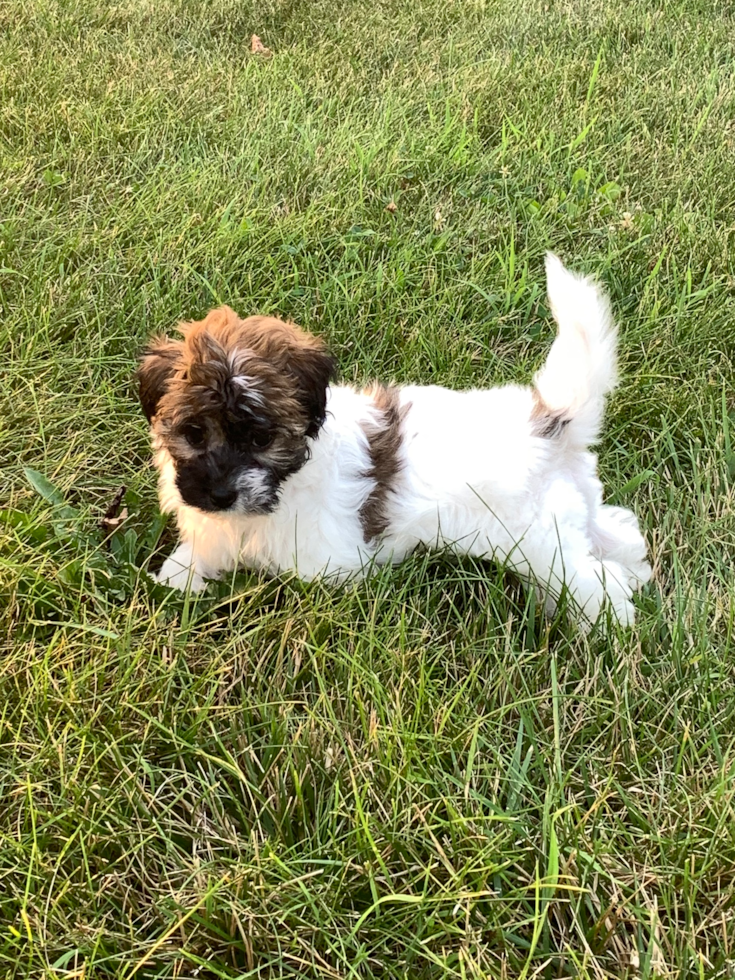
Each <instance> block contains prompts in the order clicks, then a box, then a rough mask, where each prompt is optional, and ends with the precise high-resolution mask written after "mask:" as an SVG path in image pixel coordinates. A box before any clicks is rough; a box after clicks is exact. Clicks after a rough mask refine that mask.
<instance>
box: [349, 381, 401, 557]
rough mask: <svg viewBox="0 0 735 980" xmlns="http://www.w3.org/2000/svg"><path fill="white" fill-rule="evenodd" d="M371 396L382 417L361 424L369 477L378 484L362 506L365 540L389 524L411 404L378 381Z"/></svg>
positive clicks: (372, 537)
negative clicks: (367, 458)
mask: <svg viewBox="0 0 735 980" xmlns="http://www.w3.org/2000/svg"><path fill="white" fill-rule="evenodd" d="M370 395H371V397H372V399H373V404H374V405H375V407H376V409H377V410H378V413H379V418H378V419H377V420H376V422H375V423H374V424H371V423H368V424H365V423H363V426H362V428H363V431H364V433H365V435H366V436H367V441H368V451H369V452H370V462H371V464H372V465H371V467H370V469H369V470H368V472H367V476H369V477H371V478H372V479H373V480H375V486H374V487H373V489H372V491H371V492H370V495H369V496H368V498H367V500H366V501H365V503H364V504H363V505H362V507H361V508H360V523H361V524H362V533H363V537H364V538H365V541H366V542H370V541H372V540H373V539H374V538H376V537H378V536H379V535H381V534H383V532H384V531H385V530H386V528H387V527H388V513H387V511H388V506H387V505H388V497H389V494H390V493H391V491H392V490H393V489H394V486H395V482H396V478H397V476H398V474H399V473H400V470H401V466H402V462H401V459H400V450H401V445H402V443H403V432H402V424H403V420H404V418H405V417H406V414H407V413H408V410H409V408H410V407H411V406H410V404H408V405H403V406H402V405H401V404H400V400H399V394H398V390H397V389H396V388H387V387H386V386H385V385H381V384H376V385H374V387H373V388H372V390H371V391H370Z"/></svg>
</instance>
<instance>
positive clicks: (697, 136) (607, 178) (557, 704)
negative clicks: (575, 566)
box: [0, 0, 735, 980]
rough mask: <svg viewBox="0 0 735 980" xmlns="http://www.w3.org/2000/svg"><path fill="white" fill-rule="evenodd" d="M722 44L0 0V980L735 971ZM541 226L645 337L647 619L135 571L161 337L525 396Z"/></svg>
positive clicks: (394, 587) (607, 475)
mask: <svg viewBox="0 0 735 980" xmlns="http://www.w3.org/2000/svg"><path fill="white" fill-rule="evenodd" d="M252 33H257V34H258V35H259V36H260V37H261V38H262V41H263V43H264V44H265V45H267V47H268V48H270V49H271V50H272V56H271V57H264V56H262V55H251V54H250V38H251V34H252ZM734 66H735V7H734V6H733V4H732V3H731V2H729V0H668V2H666V3H664V2H663V0H635V2H628V3H621V2H620V0H617V2H614V0H487V2H485V0H475V2H472V0H414V2H413V3H410V2H406V0H400V2H399V0H311V2H308V0H304V2H302V3H299V2H293V0H264V2H262V3H257V4H255V3H249V2H243V0H156V2H153V0H121V2H119V3H115V4H111V3H107V2H102V0H30V2H29V0H3V2H0V164H1V166H0V306H1V310H2V315H1V316H0V344H1V345H2V374H1V377H2V383H1V385H0V399H1V402H2V405H1V407H0V457H1V458H2V469H1V470H0V483H1V485H2V492H1V494H0V506H1V507H2V508H3V510H2V520H0V643H1V644H2V656H1V658H0V803H1V805H0V976H2V977H3V978H5V977H7V978H15V977H24V978H49V980H50V978H54V980H61V978H79V980H82V978H83V980H130V978H132V977H137V978H141V980H142V978H177V977H180V978H190V977H200V978H203V980H214V978H221V980H225V978H227V980H234V978H242V980H244V978H246V977H262V978H266V977H268V978H270V977H296V978H324V980H338V978H345V980H347V978H373V977H374V978H426V980H429V978H444V977H451V978H454V977H456V978H461V980H469V978H480V977H482V978H486V977H487V978H522V980H531V978H533V977H537V976H542V977H545V978H554V977H590V978H603V977H621V976H630V977H696V978H705V977H706V978H713V977H732V976H733V975H735V699H734V698H733V688H734V682H733V678H734V675H733V671H734V668H735V635H734V629H735V585H734V584H733V580H734V579H735V575H733V571H732V567H731V566H732V564H733V556H734V555H735V516H734V515H733V501H734V491H733V481H734V479H735V451H734V450H733V445H732V435H731V426H732V425H733V424H734V423H735V408H734V403H735V396H734V394H733V391H734V389H733V378H734V371H733V357H734V352H735V302H734V297H735V277H734V273H733V262H732V249H733V247H734V246H735V239H734V238H733V231H734V230H735V122H734V119H735V74H734V71H735V67H734ZM387 205H391V207H390V208H387V207H386V206H387ZM392 205H395V207H392ZM548 248H552V249H554V250H556V251H558V252H559V254H560V255H562V257H563V258H565V259H566V260H568V261H569V262H570V263H571V264H573V266H574V267H575V268H577V269H581V270H586V271H590V272H594V273H596V274H597V275H598V276H599V277H600V278H601V279H602V280H603V281H604V282H605V284H606V286H607V287H608V289H609V290H610V292H611V295H612V298H613V304H614V308H615V311H616V314H617V316H618V318H619V320H620V323H621V369H622V383H621V386H620V388H619V390H618V391H617V393H616V394H615V396H614V398H613V399H612V401H611V404H610V411H609V415H608V421H607V424H606V429H605V435H604V438H603V442H602V444H601V447H600V453H601V469H602V475H603V479H604V481H605V485H606V486H607V488H608V491H609V495H610V497H611V498H612V499H617V500H619V501H620V502H623V503H625V504H626V505H629V506H632V507H633V508H634V509H635V510H636V512H637V513H638V514H639V515H640V518H641V521H642V524H643V526H644V528H645V532H646V536H647V539H648V541H649V542H650V547H651V553H652V558H653V564H654V576H655V577H654V581H653V582H652V583H651V585H650V586H648V587H647V588H646V590H645V592H644V593H643V595H642V596H640V598H639V599H638V600H636V601H637V606H638V610H639V615H638V621H637V623H636V626H635V628H634V629H632V630H631V631H629V632H624V631H620V632H619V633H617V634H613V635H612V636H611V637H609V638H608V639H607V640H605V639H602V638H600V637H594V636H593V637H591V638H588V639H584V638H580V637H578V636H577V635H575V633H574V631H573V630H572V629H571V628H570V627H569V626H568V625H567V624H566V623H565V621H564V619H563V618H561V617H560V619H559V621H558V622H554V623H550V624H549V623H547V622H545V621H544V619H543V617H542V615H541V614H540V612H539V610H537V609H535V608H533V604H532V602H531V601H530V600H529V599H528V597H527V596H526V595H525V593H524V592H523V591H522V590H521V589H520V588H519V587H518V586H517V585H516V584H515V583H514V582H513V581H512V579H510V578H509V577H508V576H506V575H505V574H504V573H503V570H502V569H499V568H496V567H494V566H492V565H490V564H482V563H479V562H478V563H474V562H469V561H465V562H456V561H449V560H447V559H446V558H443V557H441V556H427V555H423V554H420V555H416V556H415V557H414V558H413V559H411V560H410V561H408V562H407V563H406V564H404V565H403V566H402V567H400V568H399V569H396V570H390V569H389V570H383V571H382V572H381V573H380V574H379V575H378V576H377V577H376V578H375V579H373V580H372V581H371V582H369V583H367V584H364V585H361V586H359V587H357V588H354V589H351V590H346V591H345V590H341V591H340V590H337V589H333V588H330V587H327V586H326V585H324V584H315V585H312V586H304V585H301V584H299V583H298V582H297V581H294V580H289V579H283V580H279V581H270V582H269V581H266V580H264V579H260V578H258V577H257V576H255V575H251V574H245V573H243V574H241V575H239V576H238V577H237V579H236V580H235V582H234V588H233V583H227V584H226V585H225V584H221V585H220V586H218V587H213V588H212V589H211V590H210V591H209V592H208V593H206V594H205V595H204V596H203V597H201V598H200V599H196V600H194V599H188V598H185V597H182V596H180V595H177V594H170V593H169V592H168V591H167V590H164V589H161V588H159V587H157V586H156V587H154V586H153V585H152V584H151V582H150V580H149V579H148V578H147V577H146V571H145V570H146V568H147V566H148V562H149V561H151V563H152V564H154V565H155V563H156V562H160V558H161V554H162V553H163V552H165V551H166V550H169V549H170V548H171V545H172V540H173V534H172V531H171V529H170V528H169V527H167V526H165V524H164V522H162V521H161V519H160V517H158V515H157V510H156V495H155V478H154V472H153V469H152V467H151V465H150V461H149V446H148V436H147V431H146V425H145V422H144V419H143V416H142V413H141V411H140V409H139V407H138V404H137V402H136V398H135V392H134V387H133V384H132V381H131V375H132V372H133V369H134V366H135V362H136V357H137V354H138V353H139V351H140V349H141V347H142V345H143V344H144V342H145V340H146V338H147V337H148V336H149V335H150V334H151V333H152V332H154V331H165V330H168V329H170V328H171V327H172V326H173V325H174V324H175V323H176V322H177V320H179V319H181V318H196V317H201V316H203V315H204V314H205V313H206V311H207V310H208V309H209V308H210V307H211V306H214V305H216V304H217V303H220V302H227V303H229V304H231V305H232V306H234V307H235V308H236V309H237V310H238V311H239V312H240V313H242V314H243V315H247V314H250V313H253V312H256V311H259V312H264V313H278V314H280V315H282V316H286V317H291V318H293V319H295V320H296V321H298V322H300V323H302V324H304V325H305V326H307V327H309V328H310V329H312V330H315V331H317V332H319V333H321V334H323V335H325V336H326V337H327V338H328V339H329V342H330V344H331V346H332V347H333V349H334V351H335V353H336V354H337V355H338V358H339V360H340V363H341V366H342V376H343V378H344V379H346V380H348V381H355V382H363V381H367V380H368V379H370V378H372V377H373V376H375V375H378V376H380V377H382V378H384V379H386V380H390V379H393V380H396V381H409V380H410V381H413V382H415V381H419V382H438V383H442V384H446V385H450V386H455V387H463V386H469V385H473V384H489V383H502V382H509V381H522V382H526V381H527V380H528V379H529V377H530V375H531V373H532V372H533V371H534V370H535V368H536V367H538V365H539V364H540V363H541V362H542V360H543V358H544V356H545V353H546V351H547V350H548V346H549V342H550V340H551V337H552V327H551V325H550V322H549V316H548V310H547V308H546V304H545V296H544V281H543V261H542V259H543V254H544V252H545V251H546V249H548ZM123 485H124V486H125V487H126V488H127V493H126V497H125V500H124V505H125V507H126V511H127V519H126V520H125V521H124V522H123V524H122V525H121V526H120V527H118V529H117V530H116V531H115V532H114V535H113V536H112V538H111V539H110V540H108V541H106V542H105V541H103V535H102V533H101V531H100V530H99V521H100V518H101V516H102V515H103V514H104V512H105V510H106V508H107V507H108V505H109V503H110V501H111V500H112V498H113V497H114V496H115V494H116V492H117V491H118V489H119V488H120V487H121V486H123Z"/></svg>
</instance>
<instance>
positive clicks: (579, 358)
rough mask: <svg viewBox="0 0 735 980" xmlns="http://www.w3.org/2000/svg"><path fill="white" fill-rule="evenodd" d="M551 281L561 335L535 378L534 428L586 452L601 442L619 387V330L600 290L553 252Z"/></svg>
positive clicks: (548, 273) (553, 308)
mask: <svg viewBox="0 0 735 980" xmlns="http://www.w3.org/2000/svg"><path fill="white" fill-rule="evenodd" d="M546 280H547V288H548V292H549V302H550V304H551V312H552V313H553V315H554V319H555V320H556V323H557V326H558V328H559V329H558V333H557V336H556V340H555V341H554V343H553V345H552V347H551V350H550V351H549V356H548V358H547V359H546V363H545V364H544V366H543V367H542V368H541V370H540V371H539V372H538V374H537V375H536V377H535V378H534V390H533V399H534V408H533V412H532V416H531V424H532V426H533V432H534V434H535V435H537V436H541V437H544V438H549V439H554V438H558V439H562V440H563V441H565V442H566V443H567V444H568V445H570V446H574V447H575V448H585V447H587V446H589V445H590V444H591V443H593V442H595V440H596V439H597V438H598V436H599V433H600V427H601V425H602V416H603V411H604V408H605V395H606V394H607V393H608V392H609V391H612V389H613V388H614V387H615V383H616V381H617V369H616V347H617V328H616V326H615V323H614V322H613V318H612V314H611V312H610V304H609V302H608V299H607V297H606V296H605V294H604V293H603V292H602V290H601V289H600V287H599V286H597V285H596V284H595V283H594V282H593V281H592V280H591V279H587V278H585V277H583V276H578V275H575V274H574V273H572V272H569V270H568V269H565V268H564V266H563V265H562V263H561V262H560V260H559V259H558V258H557V257H556V256H555V255H552V254H551V252H549V253H548V254H547V256H546Z"/></svg>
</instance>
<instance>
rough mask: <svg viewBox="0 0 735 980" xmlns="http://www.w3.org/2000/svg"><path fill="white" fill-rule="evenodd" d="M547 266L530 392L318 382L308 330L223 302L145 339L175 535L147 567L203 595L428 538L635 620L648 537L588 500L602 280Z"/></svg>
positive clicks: (145, 399)
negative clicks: (247, 570) (165, 552)
mask: <svg viewBox="0 0 735 980" xmlns="http://www.w3.org/2000/svg"><path fill="white" fill-rule="evenodd" d="M546 269H547V280H548V291H549V299H550V302H551V308H552V312H553V315H554V318H555V320H556V322H557V325H558V335H557V338H556V340H555V342H554V344H553V345H552V348H551V350H550V352H549V356H548V358H547V361H546V363H545V365H544V367H543V368H542V369H541V371H540V372H539V373H538V374H537V376H536V378H535V379H534V384H533V386H532V387H528V388H523V387H518V386H515V385H510V386H506V387H501V388H495V389H490V390H471V391H451V390H448V389H446V388H441V387H437V386H428V387H427V386H415V385H411V386H407V387H403V388H390V387H385V386H383V385H380V384H375V385H373V386H372V387H369V388H366V389H363V390H356V389H354V388H352V387H350V386H347V385H335V384H330V381H331V379H332V377H333V372H334V362H333V360H332V358H331V357H330V355H329V354H328V352H327V351H326V349H325V347H324V345H323V343H322V342H321V340H319V339H318V338H316V337H313V336H311V335H310V334H307V333H305V332H304V331H302V330H300V329H299V328H298V327H296V326H294V325H293V324H287V323H283V322H281V321H280V320H275V319H271V318H266V317H250V318H248V319H246V320H241V319H239V318H238V317H237V316H236V314H235V313H234V312H233V311H232V310H230V309H229V308H228V307H222V308H221V309H219V310H215V311H213V312H212V313H210V314H209V316H208V317H207V318H206V319H205V320H203V321H201V322H199V323H193V324H184V325H182V326H181V327H180V328H179V330H180V332H181V333H182V335H183V339H181V340H171V339H168V338H160V339H158V340H155V341H153V342H152V344H151V345H150V346H149V348H148V350H147V352H146V353H145V354H144V357H143V360H142V363H141V367H140V371H139V378H140V397H141V402H142V405H143V408H144V410H145V412H146V415H147V417H148V419H149V421H150V423H151V433H152V440H153V449H154V454H155V457H154V458H155V464H156V466H157V468H158V471H159V474H160V480H159V492H160V502H161V508H162V510H163V511H165V512H172V513H174V514H175V515H176V520H177V523H178V527H179V532H180V535H181V543H180V544H179V546H178V548H177V549H176V550H175V552H174V553H173V554H172V555H171V557H170V558H168V559H167V560H166V561H165V563H164V565H163V567H162V568H161V571H160V573H159V576H158V578H159V580H160V581H161V582H164V583H168V584H169V585H171V586H175V587H177V588H180V589H183V588H187V587H188V588H191V589H201V588H203V587H204V585H205V582H206V579H208V578H218V577H221V576H223V575H227V574H229V573H231V572H232V571H233V569H235V568H236V567H237V566H241V565H244V566H248V567H252V568H257V569H262V570H264V571H266V572H268V573H270V574H273V575H277V574H278V573H279V572H283V571H286V570H296V572H297V573H298V574H299V575H300V576H302V577H303V578H306V579H309V578H312V577H314V576H317V575H324V574H327V575H332V576H334V577H335V578H337V579H342V580H343V579H347V578H349V577H351V576H356V575H362V574H364V573H365V572H367V571H369V570H370V569H371V568H372V567H373V566H374V565H375V564H376V563H384V562H399V561H401V559H403V558H404V557H405V556H406V555H408V554H409V553H410V552H411V551H413V550H414V549H415V548H416V547H417V546H418V545H424V546H427V547H430V548H448V549H451V550H454V551H455V552H461V553H465V554H470V555H475V556H480V557H488V558H495V559H498V560H501V561H503V562H504V563H505V564H506V565H507V566H508V567H509V568H510V569H512V570H514V571H515V572H516V573H517V574H518V575H519V576H521V577H522V578H523V579H524V580H526V581H529V582H531V583H533V585H534V586H535V587H536V588H538V589H539V590H540V591H541V593H542V594H543V596H544V597H545V601H546V603H547V607H548V608H549V609H553V608H554V605H555V600H556V597H557V596H558V595H559V593H560V591H561V589H562V587H564V586H566V588H567V589H568V591H569V593H570V595H571V596H572V598H573V599H574V605H575V607H576V614H577V618H578V621H579V622H580V624H582V625H583V626H584V625H589V623H590V622H594V620H596V619H597V617H598V615H599V613H600V611H601V609H602V607H603V605H604V604H605V603H607V604H608V606H609V609H610V612H611V613H612V615H613V616H614V617H615V618H616V619H617V620H619V621H620V622H621V623H624V624H628V623H631V622H632V621H633V616H634V609H633V604H632V602H631V596H632V593H633V591H634V590H635V589H637V588H638V587H639V586H640V585H641V584H642V583H643V582H646V581H647V580H648V578H649V576H650V567H649V565H648V563H647V561H646V546H645V542H644V540H643V538H642V536H641V534H640V531H639V530H638V523H637V521H636V518H635V516H634V515H633V514H632V512H631V511H629V510H626V509H623V508H621V507H610V506H607V505H605V504H603V496H602V486H601V484H600V481H599V479H598V477H597V467H596V458H595V456H594V455H592V453H590V452H589V447H590V445H592V444H593V443H594V442H595V441H596V440H597V438H598V435H599V431H600V427H601V423H602V416H603V409H604V401H605V395H606V394H607V393H608V392H609V391H610V390H611V389H612V388H613V386H614V384H615V381H616V356H615V354H616V329H615V325H614V323H613V320H612V318H611V315H610V309H609V304H608V301H607V299H606V297H605V296H604V295H603V293H602V292H601V290H600V289H599V287H598V286H596V285H595V284H594V283H593V282H591V281H590V280H588V279H584V278H582V277H578V276H576V275H574V274H572V273H570V272H569V271H567V270H566V269H565V268H564V267H563V266H562V264H561V262H560V261H559V260H558V259H557V258H555V257H554V256H549V257H548V258H547V263H546Z"/></svg>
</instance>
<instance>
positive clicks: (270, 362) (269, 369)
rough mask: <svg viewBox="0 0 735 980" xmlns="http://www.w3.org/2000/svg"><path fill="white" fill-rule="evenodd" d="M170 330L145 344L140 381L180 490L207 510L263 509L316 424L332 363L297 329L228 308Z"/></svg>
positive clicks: (294, 466)
mask: <svg viewBox="0 0 735 980" xmlns="http://www.w3.org/2000/svg"><path fill="white" fill-rule="evenodd" d="M178 330H179V332H180V333H181V334H182V336H183V340H172V339H170V338H168V337H160V338H156V339H154V340H153V341H151V343H150V344H149V346H148V347H147V349H146V351H145V352H144V354H143V357H142V360H141V364H140V367H139V369H138V382H139V392H140V401H141V404H142V406H143V411H144V412H145V414H146V416H147V418H148V421H149V422H150V423H151V428H152V430H153V432H154V433H155V435H156V437H157V440H158V442H159V444H160V445H161V446H162V447H163V448H165V449H166V450H167V451H168V453H169V455H170V456H171V458H172V460H173V462H174V466H175V468H176V485H177V487H178V490H179V493H180V494H181V497H182V499H183V501H184V503H186V504H189V505H190V506H191V507H197V508H198V509H199V510H202V511H206V512H208V513H216V512H220V513H221V512H226V511H229V512H232V513H240V514H266V513H269V512H270V511H272V510H273V508H274V507H275V506H276V504H277V502H278V491H279V488H280V485H281V483H282V482H283V480H285V479H286V477H287V476H289V475H290V474H292V473H295V472H296V471H297V470H298V469H300V467H301V466H303V464H304V463H305V462H306V460H307V459H308V455H309V440H310V439H313V438H315V437H316V436H317V434H318V432H319V429H320V428H321V426H322V424H323V423H324V417H325V411H326V400H327V387H328V385H329V381H330V379H331V378H332V377H333V375H334V369H335V364H334V360H333V358H332V357H331V356H330V355H329V353H328V352H327V350H326V348H325V346H324V344H323V343H322V341H321V340H319V339H318V338H317V337H313V336H312V335H311V334H308V333H305V332H304V331H303V330H301V329H299V327H297V326H294V325H293V324H290V323H284V322H283V321H281V320H276V319H273V318H272V317H263V316H252V317H248V319H247V320H241V319H240V318H239V317H238V316H237V315H236V314H235V313H234V311H233V310H231V309H230V308H229V307H227V306H223V307H220V309H217V310H213V311H212V312H211V313H210V314H209V315H208V316H207V318H206V319H205V320H201V321H199V322H196V323H184V324H181V325H180V326H179V328H178Z"/></svg>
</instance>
